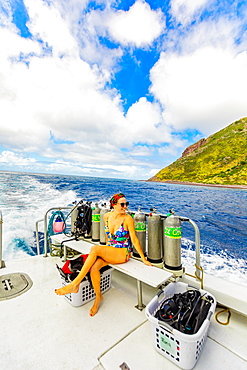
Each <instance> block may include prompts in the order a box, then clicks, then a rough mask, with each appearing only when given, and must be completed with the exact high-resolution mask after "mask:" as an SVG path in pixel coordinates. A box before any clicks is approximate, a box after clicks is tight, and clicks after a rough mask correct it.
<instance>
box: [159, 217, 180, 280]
mask: <svg viewBox="0 0 247 370" xmlns="http://www.w3.org/2000/svg"><path fill="white" fill-rule="evenodd" d="M170 212H171V213H169V214H168V217H167V218H166V219H165V220H164V222H163V226H164V234H163V245H164V267H165V269H167V270H169V271H171V272H173V273H174V274H176V275H177V276H180V275H181V274H182V272H183V268H182V264H181V236H182V227H181V221H180V218H179V216H175V214H174V211H170Z"/></svg>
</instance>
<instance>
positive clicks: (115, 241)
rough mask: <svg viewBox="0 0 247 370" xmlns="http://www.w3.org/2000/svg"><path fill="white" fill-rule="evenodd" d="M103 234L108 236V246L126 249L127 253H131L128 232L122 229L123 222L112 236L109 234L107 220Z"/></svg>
mask: <svg viewBox="0 0 247 370" xmlns="http://www.w3.org/2000/svg"><path fill="white" fill-rule="evenodd" d="M105 232H106V234H107V236H108V246H109V247H114V248H127V249H128V251H129V252H132V246H131V243H130V235H129V231H128V230H125V229H124V221H123V222H122V223H121V225H120V226H119V228H118V229H117V230H116V231H115V233H114V234H111V232H110V230H109V227H108V220H107V221H106V226H105Z"/></svg>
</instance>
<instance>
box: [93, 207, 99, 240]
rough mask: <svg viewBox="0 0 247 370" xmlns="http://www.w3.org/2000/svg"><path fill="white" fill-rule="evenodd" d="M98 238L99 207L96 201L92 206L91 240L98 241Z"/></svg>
mask: <svg viewBox="0 0 247 370" xmlns="http://www.w3.org/2000/svg"><path fill="white" fill-rule="evenodd" d="M99 240H100V209H99V207H98V203H95V207H92V241H93V242H98V241H99Z"/></svg>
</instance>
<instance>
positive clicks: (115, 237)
mask: <svg viewBox="0 0 247 370" xmlns="http://www.w3.org/2000/svg"><path fill="white" fill-rule="evenodd" d="M128 205H129V203H128V202H126V199H125V196H124V194H122V193H119V194H115V195H113V197H112V198H111V199H110V206H111V209H112V211H110V212H107V213H106V214H105V215H104V222H105V232H106V242H107V243H106V244H107V245H106V246H101V245H94V246H92V248H91V250H90V253H89V255H88V257H87V259H86V261H85V263H84V265H83V267H82V269H81V271H80V273H79V274H78V276H77V277H76V278H75V279H74V280H73V281H72V282H71V283H70V284H68V285H66V286H64V287H63V288H60V289H56V290H55V292H56V294H58V295H65V294H68V293H77V292H78V290H79V285H80V283H81V281H82V280H83V279H84V277H85V275H86V273H87V272H88V271H89V270H90V275H91V279H92V284H93V287H94V292H95V296H96V297H95V302H94V304H93V306H92V308H91V310H90V316H94V315H95V314H96V313H97V312H98V309H99V305H100V302H101V301H102V300H103V296H102V294H101V291H100V269H101V268H102V267H104V266H107V265H108V264H109V263H110V264H118V263H124V262H127V261H128V260H129V258H130V255H131V252H132V247H131V242H132V244H133V245H134V247H135V249H136V250H137V252H138V253H139V255H140V256H141V259H142V261H143V262H144V263H145V265H149V266H152V265H151V263H150V262H149V261H147V259H146V258H145V256H144V254H143V251H142V248H141V245H140V242H139V239H138V238H137V236H136V233H135V228H134V220H133V218H132V217H131V216H130V215H128V214H126V210H127V207H128Z"/></svg>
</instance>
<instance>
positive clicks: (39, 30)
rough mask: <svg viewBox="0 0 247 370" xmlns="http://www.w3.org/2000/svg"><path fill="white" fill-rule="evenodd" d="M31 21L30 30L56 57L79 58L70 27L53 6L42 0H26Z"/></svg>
mask: <svg viewBox="0 0 247 370" xmlns="http://www.w3.org/2000/svg"><path fill="white" fill-rule="evenodd" d="M25 4H26V7H27V10H28V13H29V17H30V21H29V22H28V28H29V29H30V31H31V33H32V34H33V36H34V37H36V38H37V39H41V40H42V41H43V42H44V43H47V44H48V45H49V47H50V48H52V53H53V55H54V56H64V55H71V56H75V57H76V56H78V47H77V43H76V41H75V39H74V38H73V36H72V35H71V32H70V30H69V28H68V25H67V23H66V21H65V19H63V18H62V17H61V13H60V12H59V10H58V9H57V8H56V7H55V6H54V5H53V4H51V3H50V4H47V3H45V2H43V1H41V0H36V1H33V0H25Z"/></svg>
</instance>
